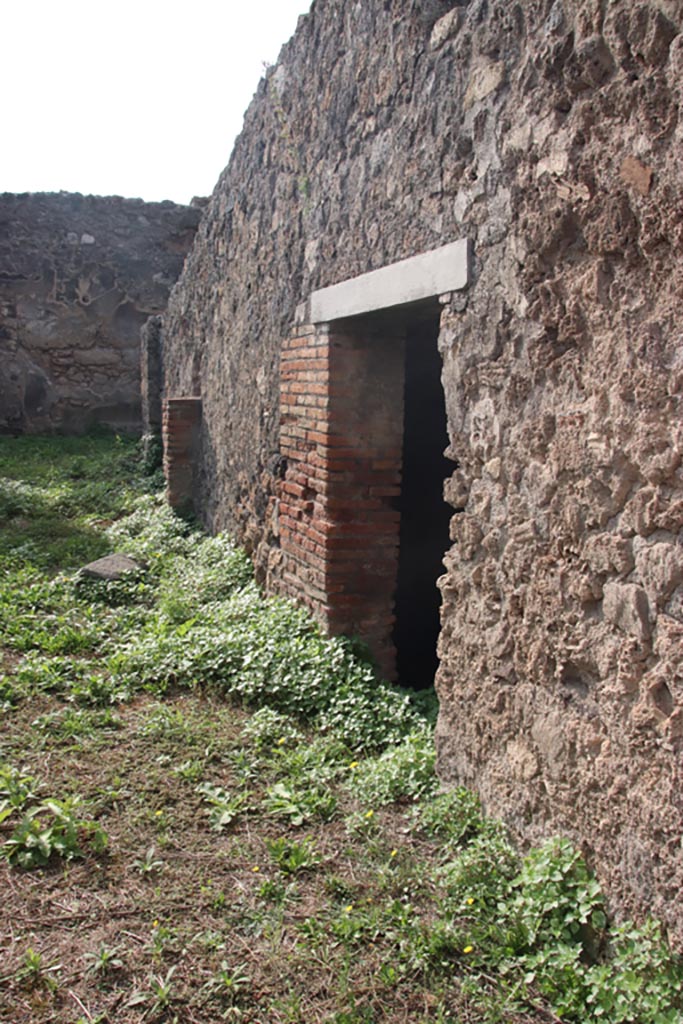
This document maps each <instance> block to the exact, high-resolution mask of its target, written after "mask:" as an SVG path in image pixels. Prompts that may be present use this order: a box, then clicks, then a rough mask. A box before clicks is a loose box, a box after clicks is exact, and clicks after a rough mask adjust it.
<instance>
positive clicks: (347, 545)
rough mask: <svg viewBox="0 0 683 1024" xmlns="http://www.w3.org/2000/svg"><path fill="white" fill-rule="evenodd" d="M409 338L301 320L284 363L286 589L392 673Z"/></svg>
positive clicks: (281, 496) (282, 585)
mask: <svg viewBox="0 0 683 1024" xmlns="http://www.w3.org/2000/svg"><path fill="white" fill-rule="evenodd" d="M403 345H404V343H403V339H402V338H400V337H393V336H391V337H388V338H387V337H386V336H385V335H384V334H382V335H378V334H375V333H373V331H372V330H371V329H370V328H368V327H367V326H366V327H363V326H362V324H361V326H359V327H354V328H349V327H348V326H346V327H343V328H340V327H335V326H333V327H331V328H328V327H319V328H317V329H316V328H310V327H308V328H304V329H302V328H297V329H295V332H294V333H293V335H292V336H291V337H290V338H289V339H288V341H286V342H285V345H284V346H283V352H282V361H281V401H280V450H281V454H282V455H283V456H284V458H285V459H286V460H287V469H286V471H285V475H284V478H283V479H282V480H281V481H280V482H279V487H278V494H277V497H278V510H279V529H280V543H281V548H282V552H283V565H282V571H281V573H280V577H279V581H278V584H277V587H278V589H279V590H280V591H281V592H283V593H286V594H289V595H290V596H292V597H294V598H296V599H297V600H298V601H300V602H302V603H304V604H306V605H308V607H309V608H310V609H311V610H312V611H313V613H314V614H315V615H316V617H317V618H318V619H319V621H320V622H321V623H322V624H323V626H324V627H325V628H326V629H327V630H329V631H330V632H334V633H345V634H358V635H360V636H362V637H363V639H364V640H365V641H366V642H367V643H368V645H369V647H370V649H371V650H372V653H373V654H374V656H375V658H376V660H377V663H378V665H379V667H380V669H381V671H382V672H383V674H384V675H385V676H386V677H387V678H393V677H394V676H395V673H396V657H395V651H394V647H393V643H392V639H391V634H392V629H393V624H394V614H393V597H394V591H395V589H396V576H397V571H398V541H399V535H398V530H399V514H398V512H397V511H396V510H395V509H394V508H393V507H392V499H393V498H394V497H395V496H397V495H398V494H399V493H400V474H401V453H402V449H401V439H402V429H403V402H402V396H403V359H404V348H403Z"/></svg>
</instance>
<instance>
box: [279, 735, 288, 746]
mask: <svg viewBox="0 0 683 1024" xmlns="http://www.w3.org/2000/svg"><path fill="white" fill-rule="evenodd" d="M286 742H287V737H286V736H281V737H280V739H279V740H278V741H277V745H278V747H281V746H282V744H283V743H286Z"/></svg>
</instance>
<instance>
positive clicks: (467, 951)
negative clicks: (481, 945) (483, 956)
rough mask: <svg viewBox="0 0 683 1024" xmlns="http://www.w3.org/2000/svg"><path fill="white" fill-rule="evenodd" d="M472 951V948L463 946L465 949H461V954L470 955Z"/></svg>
mask: <svg viewBox="0 0 683 1024" xmlns="http://www.w3.org/2000/svg"><path fill="white" fill-rule="evenodd" d="M473 949H474V946H465V948H464V949H463V953H471V952H472V950H473Z"/></svg>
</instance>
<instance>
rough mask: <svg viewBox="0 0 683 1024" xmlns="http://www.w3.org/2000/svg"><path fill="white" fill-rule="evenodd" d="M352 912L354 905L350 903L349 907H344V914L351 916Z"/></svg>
mask: <svg viewBox="0 0 683 1024" xmlns="http://www.w3.org/2000/svg"><path fill="white" fill-rule="evenodd" d="M352 910H353V903H349V905H348V907H344V913H345V914H350V913H351V911H352Z"/></svg>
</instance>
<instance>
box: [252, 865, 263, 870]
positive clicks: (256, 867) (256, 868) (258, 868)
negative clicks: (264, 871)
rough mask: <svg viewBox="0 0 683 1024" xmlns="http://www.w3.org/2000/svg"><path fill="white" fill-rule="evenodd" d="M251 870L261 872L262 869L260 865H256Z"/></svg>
mask: <svg viewBox="0 0 683 1024" xmlns="http://www.w3.org/2000/svg"><path fill="white" fill-rule="evenodd" d="M251 870H252V871H260V870H261V868H260V867H259V866H258V864H254V866H253V868H252V869H251Z"/></svg>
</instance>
